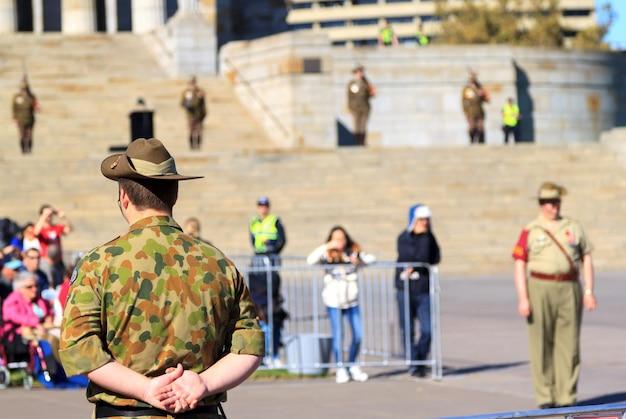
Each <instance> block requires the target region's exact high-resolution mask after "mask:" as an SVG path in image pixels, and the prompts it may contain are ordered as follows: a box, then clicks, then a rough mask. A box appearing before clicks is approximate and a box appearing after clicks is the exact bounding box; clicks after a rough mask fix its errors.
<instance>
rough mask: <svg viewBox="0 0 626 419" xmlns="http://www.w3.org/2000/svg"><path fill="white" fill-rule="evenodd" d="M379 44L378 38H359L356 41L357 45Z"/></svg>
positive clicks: (355, 44)
mask: <svg viewBox="0 0 626 419" xmlns="http://www.w3.org/2000/svg"><path fill="white" fill-rule="evenodd" d="M376 45H378V40H377V39H357V40H355V41H354V46H355V47H373V46H376Z"/></svg>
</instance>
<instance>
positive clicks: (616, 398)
mask: <svg viewBox="0 0 626 419" xmlns="http://www.w3.org/2000/svg"><path fill="white" fill-rule="evenodd" d="M621 402H626V393H611V394H605V395H602V396H598V397H594V398H591V399H587V400H581V401H579V402H578V406H592V405H596V404H609V403H621Z"/></svg>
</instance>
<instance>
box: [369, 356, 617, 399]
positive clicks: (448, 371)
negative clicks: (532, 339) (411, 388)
mask: <svg viewBox="0 0 626 419" xmlns="http://www.w3.org/2000/svg"><path fill="white" fill-rule="evenodd" d="M526 364H528V361H516V362H505V363H500V364H482V365H474V366H471V367H463V368H452V367H446V366H444V367H443V375H444V377H446V376H448V377H449V376H458V375H470V374H478V373H481V372H486V371H497V370H504V369H508V368H515V367H519V366H521V365H526ZM428 371H429V372H430V369H429V370H428ZM407 373H408V368H401V369H395V370H390V371H384V372H381V373H378V374H372V375H370V378H386V377H395V376H398V375H405V374H407ZM428 377H430V374H427V375H426V378H428ZM625 395H626V394H625Z"/></svg>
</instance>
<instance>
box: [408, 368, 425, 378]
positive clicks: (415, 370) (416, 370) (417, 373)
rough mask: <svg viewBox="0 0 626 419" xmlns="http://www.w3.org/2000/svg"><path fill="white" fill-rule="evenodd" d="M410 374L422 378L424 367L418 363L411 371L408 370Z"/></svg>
mask: <svg viewBox="0 0 626 419" xmlns="http://www.w3.org/2000/svg"><path fill="white" fill-rule="evenodd" d="M409 372H410V374H411V375H412V376H413V377H417V378H424V377H426V367H425V366H423V365H420V366H418V367H415V368H413V369H412V370H411V371H409Z"/></svg>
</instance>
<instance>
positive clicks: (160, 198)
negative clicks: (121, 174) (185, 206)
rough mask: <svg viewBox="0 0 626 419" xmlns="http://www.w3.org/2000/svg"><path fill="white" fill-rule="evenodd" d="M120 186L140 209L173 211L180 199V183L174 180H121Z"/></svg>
mask: <svg viewBox="0 0 626 419" xmlns="http://www.w3.org/2000/svg"><path fill="white" fill-rule="evenodd" d="M118 182H119V186H120V188H121V189H123V190H124V192H126V194H127V195H128V198H129V199H130V202H132V203H133V205H135V206H136V207H137V208H138V209H140V210H145V209H148V208H149V209H155V210H160V211H169V212H171V211H172V208H174V204H175V203H176V200H177V199H178V182H177V181H174V180H151V179H146V180H135V179H120V180H119V181H118Z"/></svg>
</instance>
